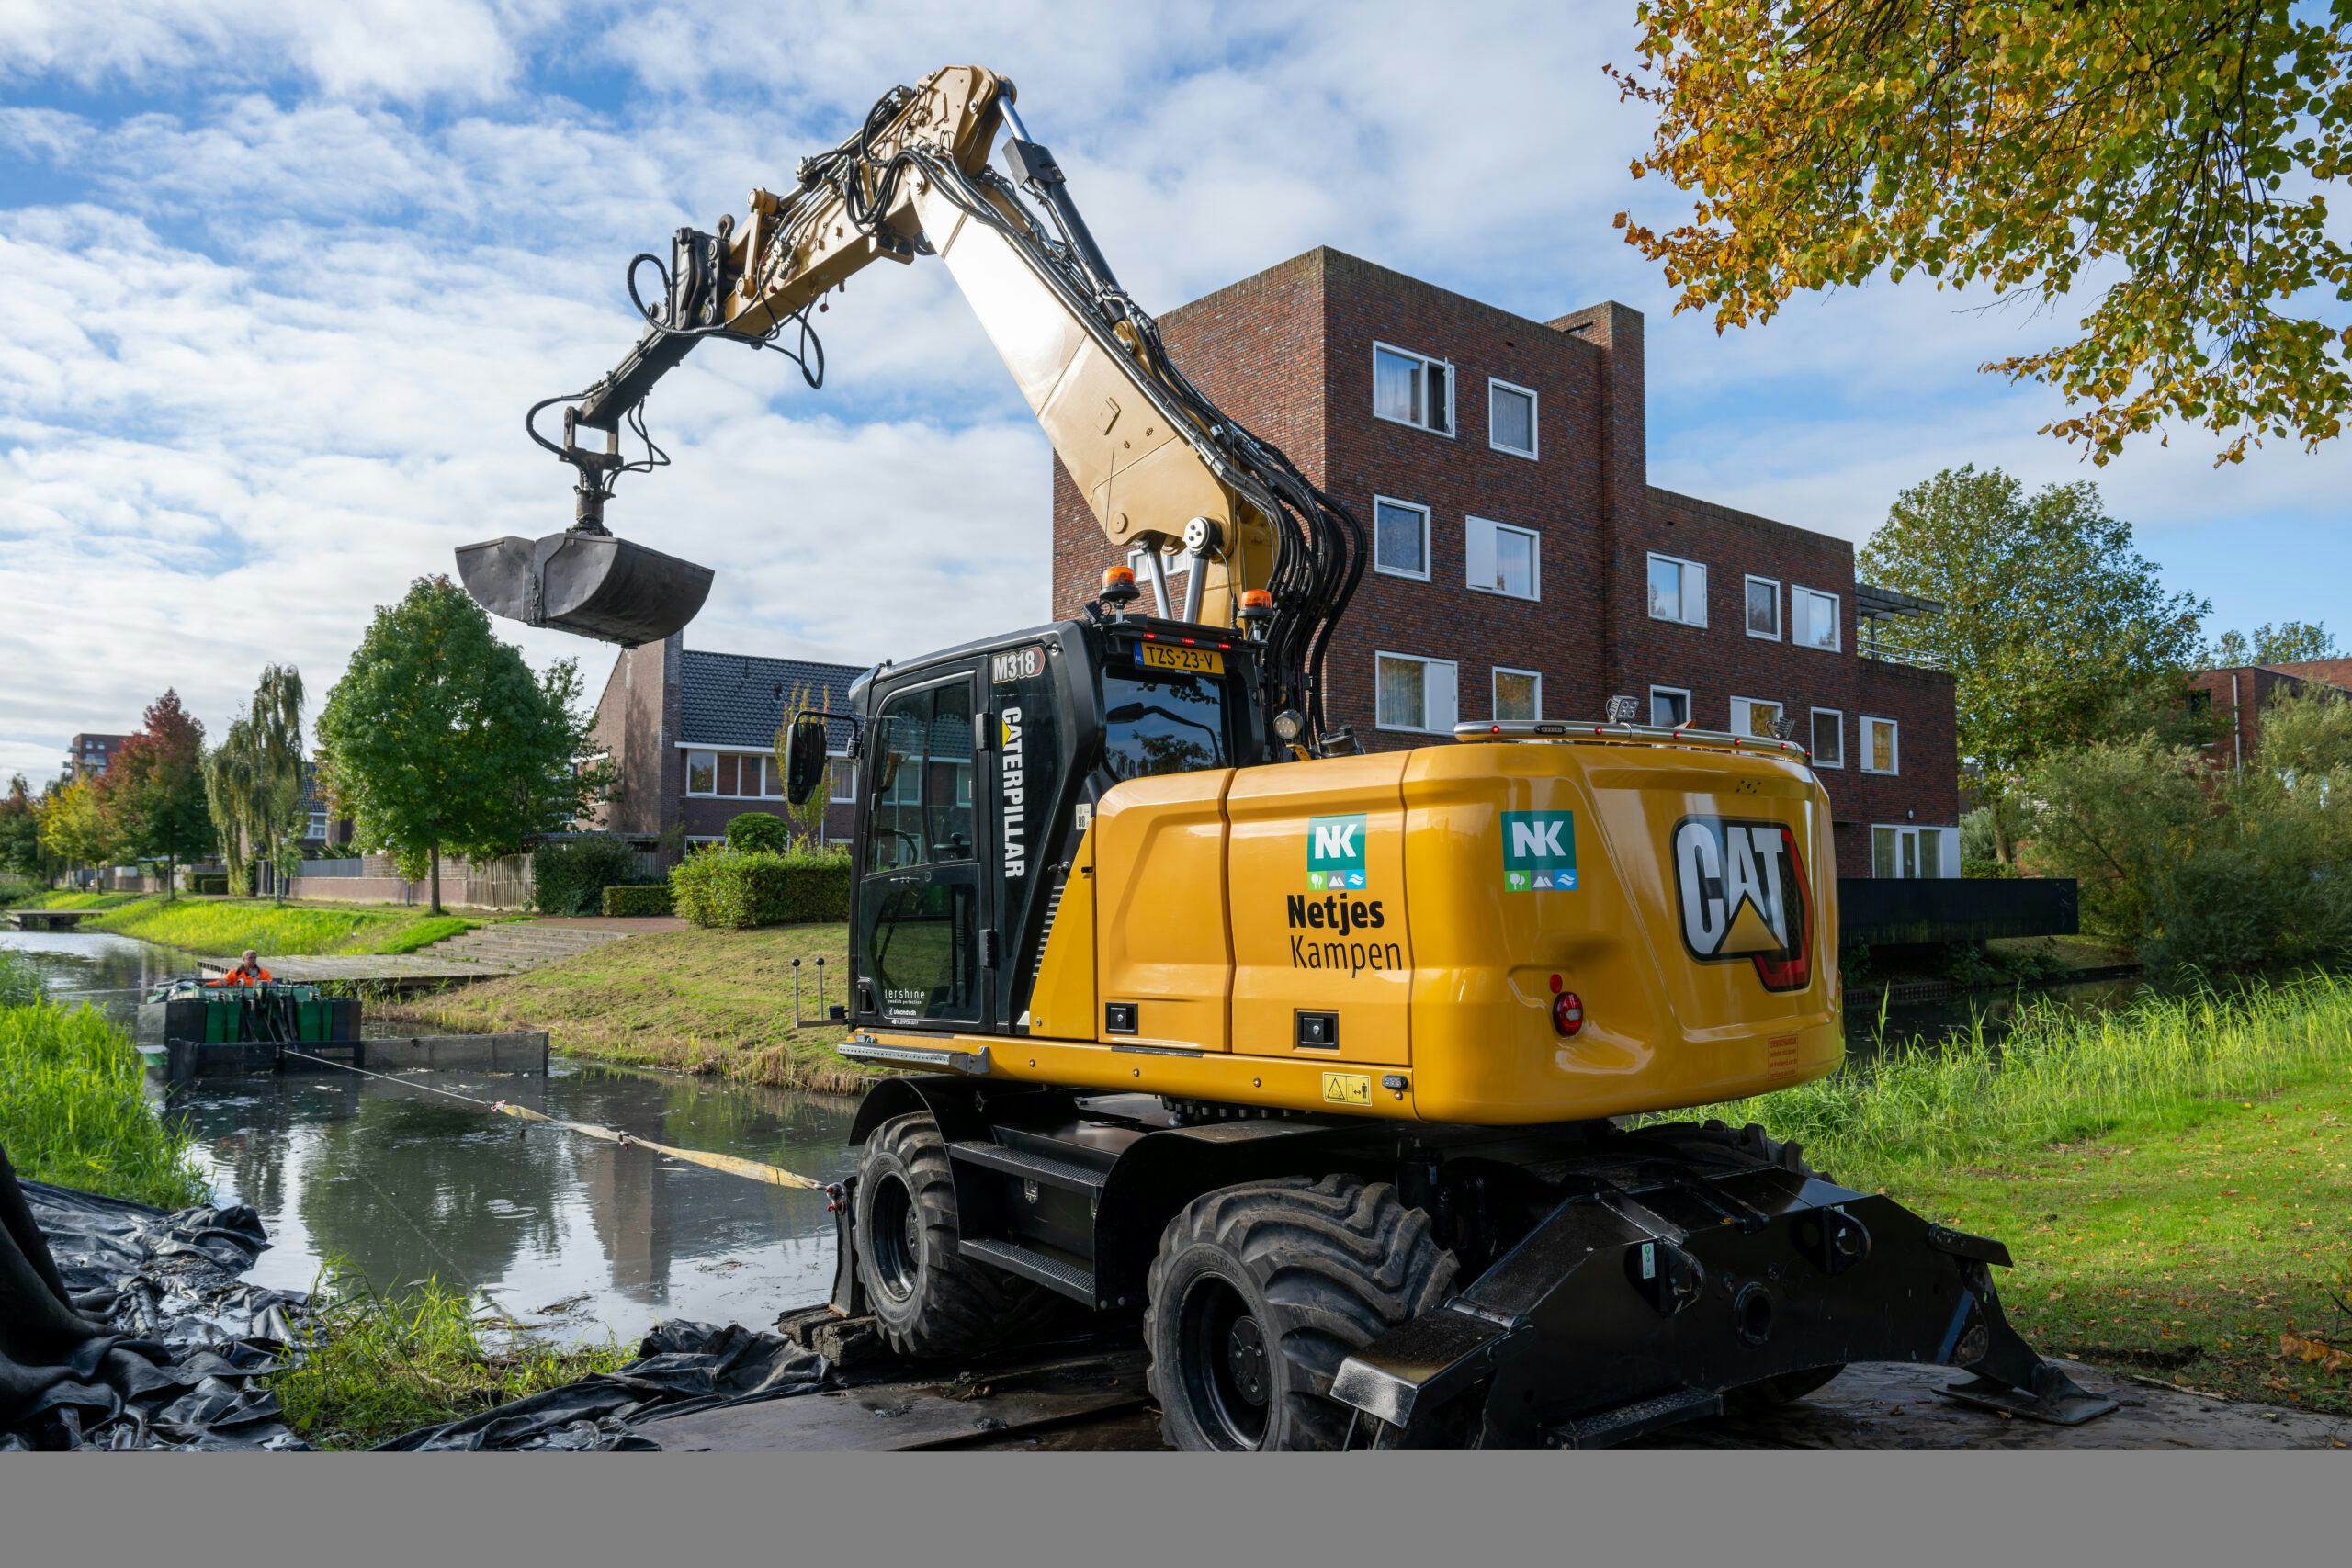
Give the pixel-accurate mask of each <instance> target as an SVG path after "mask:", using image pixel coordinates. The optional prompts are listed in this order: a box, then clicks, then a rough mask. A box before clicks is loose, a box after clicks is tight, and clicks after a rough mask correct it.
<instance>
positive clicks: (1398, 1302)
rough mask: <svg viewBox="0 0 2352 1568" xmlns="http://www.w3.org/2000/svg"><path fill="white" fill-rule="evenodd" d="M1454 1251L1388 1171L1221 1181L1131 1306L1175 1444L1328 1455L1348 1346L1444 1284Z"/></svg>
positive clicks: (1334, 1440) (1166, 1242)
mask: <svg viewBox="0 0 2352 1568" xmlns="http://www.w3.org/2000/svg"><path fill="white" fill-rule="evenodd" d="M1453 1275H1454V1261H1453V1254H1452V1253H1451V1252H1447V1251H1445V1250H1444V1249H1442V1248H1441V1247H1439V1246H1438V1245H1437V1242H1436V1239H1435V1238H1434V1237H1433V1236H1432V1235H1431V1234H1430V1218H1429V1216H1428V1215H1427V1214H1426V1213H1422V1212H1421V1211H1420V1210H1419V1209H1408V1208H1407V1207H1406V1206H1405V1205H1404V1202H1403V1201H1401V1200H1400V1199H1399V1198H1398V1197H1397V1190H1396V1188H1394V1187H1392V1186H1390V1185H1389V1184H1388V1183H1386V1182H1385V1181H1366V1180H1364V1179H1363V1178H1361V1177H1356V1176H1327V1177H1324V1178H1322V1179H1320V1180H1317V1179H1312V1178H1308V1177H1303V1176H1301V1177H1290V1178H1285V1179H1282V1180H1279V1181H1261V1182H1251V1183H1249V1184H1247V1185H1245V1186H1239V1187H1227V1188H1224V1189H1222V1190H1218V1191H1216V1192H1212V1193H1209V1194H1208V1195H1207V1196H1206V1197H1204V1198H1200V1199H1196V1200H1194V1201H1193V1202H1192V1203H1191V1204H1189V1205H1188V1206H1186V1207H1185V1208H1184V1210H1183V1211H1182V1213H1178V1214H1177V1216H1176V1217H1175V1218H1174V1219H1173V1220H1171V1221H1170V1222H1169V1224H1168V1229H1167V1230H1166V1232H1164V1233H1163V1234H1162V1235H1161V1237H1160V1242H1159V1258H1157V1259H1155V1260H1154V1261H1153V1263H1152V1266H1151V1274H1150V1279H1149V1290H1150V1304H1149V1305H1148V1307H1147V1308H1146V1309H1145V1314H1144V1346H1145V1348H1146V1349H1147V1350H1148V1353H1149V1355H1150V1358H1151V1361H1150V1367H1149V1371H1148V1374H1147V1376H1148V1381H1149V1382H1150V1386H1151V1392H1152V1394H1153V1396H1154V1397H1155V1398H1157V1399H1158V1400H1159V1409H1160V1432H1161V1434H1162V1436H1164V1437H1165V1438H1167V1440H1168V1443H1169V1445H1170V1447H1172V1448H1177V1449H1185V1450H1223V1451H1228V1452H1230V1451H1248V1450H1327V1449H1337V1448H1339V1447H1340V1445H1341V1444H1342V1443H1344V1442H1345V1441H1346V1439H1347V1435H1348V1424H1349V1420H1350V1417H1351V1415H1352V1414H1353V1412H1351V1410H1350V1409H1349V1408H1348V1407H1347V1406H1346V1405H1343V1404H1339V1403H1338V1402H1336V1401H1334V1400H1333V1399H1332V1398H1331V1394H1330V1390H1331V1377H1332V1374H1333V1373H1334V1372H1336V1371H1339V1367H1340V1362H1341V1361H1342V1360H1344V1359H1347V1357H1348V1356H1349V1354H1350V1353H1351V1352H1352V1351H1355V1350H1359V1349H1361V1348H1363V1347H1364V1346H1366V1345H1368V1344H1370V1343H1371V1342H1372V1341H1373V1340H1374V1339H1375V1338H1377V1337H1379V1336H1381V1335H1382V1334H1384V1333H1385V1332H1387V1331H1388V1330H1389V1329H1391V1328H1394V1327H1395V1326H1397V1325H1398V1324H1400V1323H1403V1322H1404V1321H1405V1320H1406V1319H1408V1318H1410V1317H1415V1316H1418V1315H1419V1314H1422V1313H1424V1312H1428V1311H1430V1310H1432V1309H1434V1308H1435V1307H1437V1306H1439V1305H1440V1304H1442V1303H1443V1302H1444V1301H1445V1299H1446V1298H1447V1297H1448V1296H1449V1295H1451V1294H1452V1293H1453Z"/></svg>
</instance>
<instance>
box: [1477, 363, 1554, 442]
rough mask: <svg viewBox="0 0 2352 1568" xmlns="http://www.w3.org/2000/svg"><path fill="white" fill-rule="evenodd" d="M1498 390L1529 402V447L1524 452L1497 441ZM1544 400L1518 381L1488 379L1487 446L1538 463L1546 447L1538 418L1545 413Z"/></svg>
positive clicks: (1496, 378) (1499, 378) (1491, 377)
mask: <svg viewBox="0 0 2352 1568" xmlns="http://www.w3.org/2000/svg"><path fill="white" fill-rule="evenodd" d="M1498 389H1500V390H1502V391H1506V392H1517V393H1518V394H1519V395H1520V396H1521V397H1523V398H1525V399H1526V400H1527V441H1528V445H1527V448H1526V450H1524V451H1521V449H1520V448H1518V447H1516V446H1504V445H1503V444H1502V443H1501V442H1499V441H1498V440H1496V439H1495V393H1496V391H1497V390H1498ZM1543 407H1544V404H1543V400H1542V399H1541V397H1539V396H1538V395H1537V393H1536V390H1535V389H1534V388H1532V387H1522V386H1521V385H1520V384H1519V383H1518V382H1516V381H1506V380H1504V379H1503V378H1501V377H1499V376H1489V377H1487V446H1489V447H1491V448H1492V449H1494V450H1495V451H1497V452H1508V453H1510V455H1511V456H1512V457H1524V458H1526V459H1527V460H1528V461H1529V462H1531V463H1532V462H1534V461H1536V460H1537V459H1536V454H1537V453H1539V452H1541V451H1542V450H1543V447H1544V437H1543V435H1542V434H1541V433H1540V431H1539V428H1538V425H1537V416H1538V415H1539V414H1540V413H1541V412H1543Z"/></svg>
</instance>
